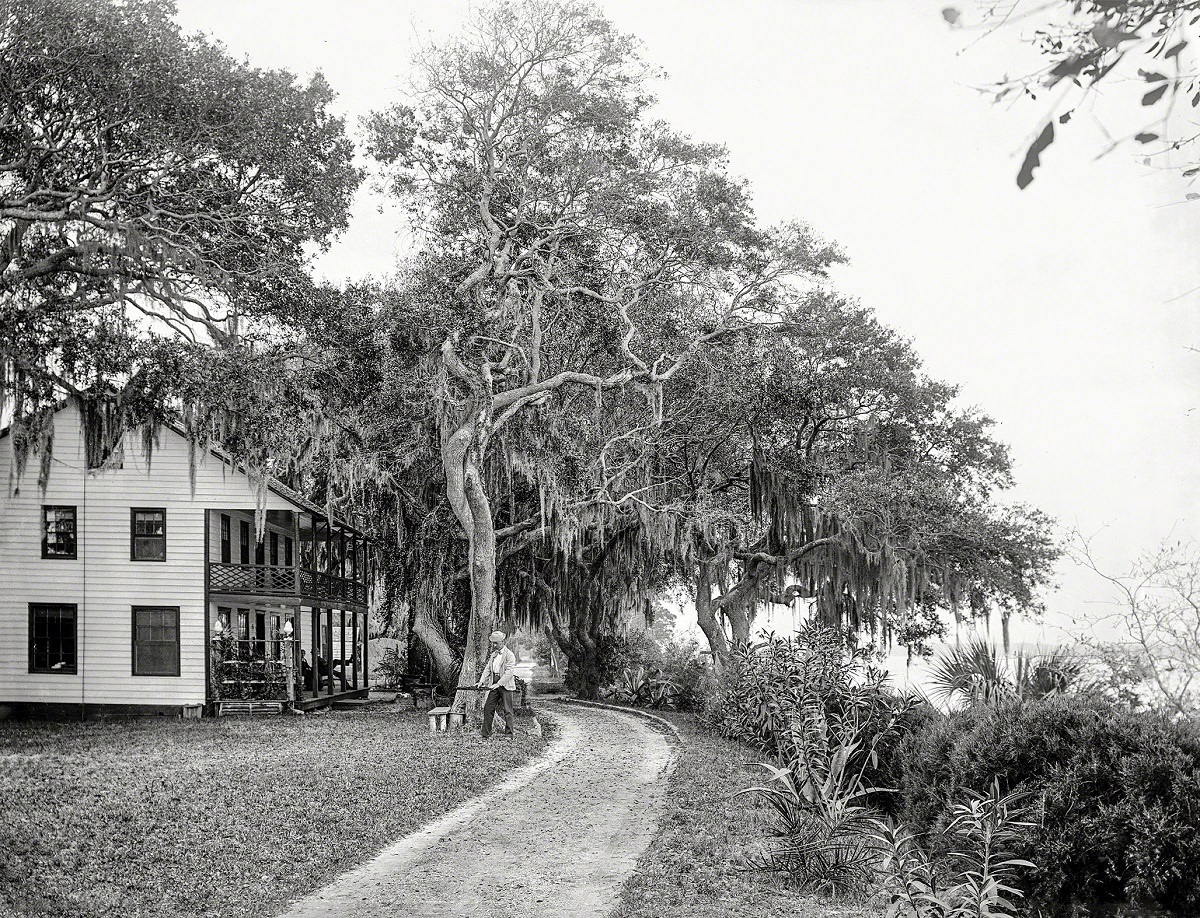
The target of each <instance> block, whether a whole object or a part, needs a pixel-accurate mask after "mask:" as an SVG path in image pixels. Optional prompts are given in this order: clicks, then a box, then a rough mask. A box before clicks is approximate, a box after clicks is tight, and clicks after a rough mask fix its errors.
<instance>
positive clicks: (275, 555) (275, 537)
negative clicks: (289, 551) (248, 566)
mask: <svg viewBox="0 0 1200 918" xmlns="http://www.w3.org/2000/svg"><path fill="white" fill-rule="evenodd" d="M270 539H271V566H272V567H276V566H278V565H279V533H278V532H272V533H271V535H270Z"/></svg>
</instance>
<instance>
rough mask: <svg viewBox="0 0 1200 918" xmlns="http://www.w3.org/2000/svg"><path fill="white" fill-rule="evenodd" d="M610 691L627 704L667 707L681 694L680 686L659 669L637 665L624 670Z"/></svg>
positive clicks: (614, 696)
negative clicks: (648, 668)
mask: <svg viewBox="0 0 1200 918" xmlns="http://www.w3.org/2000/svg"><path fill="white" fill-rule="evenodd" d="M610 693H611V695H612V697H613V698H615V699H616V700H618V701H622V702H625V703H626V704H633V705H638V706H639V707H647V708H666V707H670V706H672V705H674V703H675V701H676V699H677V698H678V696H679V686H678V685H676V684H675V682H673V681H672V680H671V679H669V678H667V677H666V676H664V675H663V674H662V673H661V672H659V671H658V670H647V669H646V667H644V666H637V667H634V668H632V669H631V668H626V669H625V670H623V671H622V673H621V675H620V676H619V677H618V679H617V681H616V682H615V683H614V684H613V686H612V688H611V690H610Z"/></svg>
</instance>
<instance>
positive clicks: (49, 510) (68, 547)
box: [42, 506, 76, 559]
mask: <svg viewBox="0 0 1200 918" xmlns="http://www.w3.org/2000/svg"><path fill="white" fill-rule="evenodd" d="M75 551H76V543H75V508H74V507H51V506H45V507H42V557H43V558H64V559H71V558H74V557H76V555H75Z"/></svg>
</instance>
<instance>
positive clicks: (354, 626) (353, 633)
mask: <svg viewBox="0 0 1200 918" xmlns="http://www.w3.org/2000/svg"><path fill="white" fill-rule="evenodd" d="M351 614H352V615H353V616H354V618H353V619H352V620H351V627H352V630H351V633H350V641H351V643H352V644H353V646H354V650H353V656H354V687H355V689H357V688H358V613H357V612H353V613H351Z"/></svg>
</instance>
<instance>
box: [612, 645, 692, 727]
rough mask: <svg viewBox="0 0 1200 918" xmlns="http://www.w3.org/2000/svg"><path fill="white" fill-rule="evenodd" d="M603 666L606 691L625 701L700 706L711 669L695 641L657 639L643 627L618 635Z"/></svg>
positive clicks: (684, 707)
mask: <svg viewBox="0 0 1200 918" xmlns="http://www.w3.org/2000/svg"><path fill="white" fill-rule="evenodd" d="M617 646H618V647H619V649H618V650H617V652H615V653H613V654H612V656H611V658H610V660H609V663H608V666H607V667H606V670H605V671H606V680H605V695H606V696H608V697H610V698H612V699H613V700H615V701H620V702H622V703H624V704H635V705H639V706H642V707H652V708H668V707H669V708H675V709H676V710H679V711H696V710H699V709H700V708H701V707H702V706H703V704H704V701H705V698H706V695H707V692H708V691H709V688H708V686H709V681H710V672H709V667H708V664H707V663H706V662H705V659H704V657H702V656H701V655H700V647H699V645H698V644H697V643H696V642H695V641H694V640H690V641H673V640H667V641H659V640H655V639H654V638H653V637H652V636H651V635H650V634H648V633H647V632H645V631H634V632H631V633H630V634H629V635H628V636H627V637H624V638H618V639H617Z"/></svg>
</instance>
